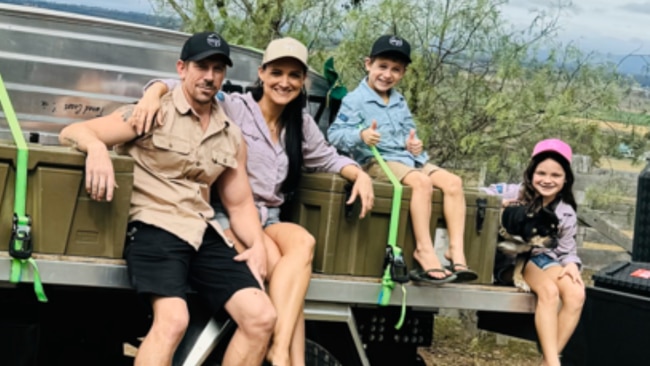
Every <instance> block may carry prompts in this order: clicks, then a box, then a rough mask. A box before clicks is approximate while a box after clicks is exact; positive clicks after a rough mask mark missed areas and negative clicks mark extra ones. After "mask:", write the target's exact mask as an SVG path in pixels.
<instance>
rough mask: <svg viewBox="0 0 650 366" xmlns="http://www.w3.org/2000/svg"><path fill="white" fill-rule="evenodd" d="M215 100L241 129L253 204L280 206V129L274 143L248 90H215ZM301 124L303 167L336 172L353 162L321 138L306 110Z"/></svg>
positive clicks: (283, 157)
mask: <svg viewBox="0 0 650 366" xmlns="http://www.w3.org/2000/svg"><path fill="white" fill-rule="evenodd" d="M217 101H218V102H219V105H221V106H222V107H223V109H224V111H225V112H226V114H227V115H228V116H229V117H230V118H231V119H232V120H233V121H234V122H235V123H236V124H237V125H239V127H240V128H241V130H242V135H243V137H244V140H245V141H246V144H247V146H248V161H247V164H248V178H249V180H250V183H251V187H252V189H253V195H254V198H255V203H256V205H257V206H258V208H263V207H278V206H280V205H281V204H282V203H283V202H284V195H283V194H282V193H281V192H280V188H281V187H282V183H283V182H284V180H285V179H286V178H287V174H288V172H289V157H288V156H287V153H286V151H285V149H284V143H285V133H284V130H283V131H282V132H281V134H280V141H279V142H278V143H274V142H273V140H272V139H271V134H270V131H269V129H268V127H267V125H266V121H265V120H264V117H263V116H262V111H261V110H260V108H259V106H258V104H257V102H256V101H255V100H254V99H253V96H252V95H251V94H250V93H246V94H239V93H232V94H225V93H219V94H218V95H217ZM302 126H303V127H302V129H303V134H304V141H303V143H302V154H303V163H304V166H305V167H306V168H308V169H314V170H316V171H321V172H330V173H339V172H340V171H341V169H343V167H344V166H346V165H351V164H352V165H357V164H356V163H355V162H354V161H353V160H352V159H350V158H347V157H344V156H341V155H339V154H338V153H337V152H336V149H335V148H334V147H332V146H330V145H329V144H328V143H327V142H326V141H325V137H324V136H323V134H322V133H321V131H320V129H319V128H318V125H317V124H316V122H315V121H314V119H313V118H312V117H311V116H310V115H309V114H307V113H304V114H303V124H302ZM262 222H264V221H262Z"/></svg>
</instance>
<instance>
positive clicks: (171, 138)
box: [116, 85, 242, 250]
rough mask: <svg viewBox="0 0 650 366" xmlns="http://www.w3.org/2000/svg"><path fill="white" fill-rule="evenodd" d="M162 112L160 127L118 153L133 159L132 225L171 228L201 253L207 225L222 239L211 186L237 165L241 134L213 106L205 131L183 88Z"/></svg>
mask: <svg viewBox="0 0 650 366" xmlns="http://www.w3.org/2000/svg"><path fill="white" fill-rule="evenodd" d="M159 113H162V118H163V121H164V124H163V125H162V126H155V127H154V128H153V129H152V130H151V131H150V132H149V133H148V134H146V135H144V136H142V137H140V138H137V139H135V140H133V141H131V142H129V143H126V144H124V145H123V146H120V147H118V148H117V149H116V150H117V151H118V152H120V153H123V154H128V155H130V156H132V157H133V159H134V160H135V167H134V173H133V174H134V182H133V195H132V197H131V209H130V212H129V221H142V222H144V223H147V224H150V225H154V226H157V227H159V228H162V229H164V230H167V231H169V232H170V233H172V234H174V235H176V236H178V237H179V238H181V239H183V240H185V241H187V242H188V243H189V244H190V245H192V246H193V247H194V248H196V249H197V250H198V248H199V246H200V245H201V242H202V239H203V234H204V233H205V229H206V228H207V225H212V226H213V227H214V228H215V230H216V231H217V232H218V233H219V234H221V236H222V237H223V236H224V235H223V230H222V229H221V227H220V226H219V224H218V223H217V222H216V221H214V220H213V217H214V210H213V209H212V207H211V206H210V186H211V185H212V183H214V182H215V181H216V180H217V178H218V177H219V175H220V174H221V173H223V172H224V171H225V170H226V169H228V168H236V167H237V160H236V156H237V152H238V151H239V146H240V144H241V141H242V137H241V131H240V129H239V127H237V126H236V125H234V124H233V123H231V122H230V121H229V119H228V117H226V115H225V114H224V113H223V111H222V109H221V108H219V106H218V104H217V103H215V102H213V103H212V112H211V116H210V124H209V125H208V128H207V130H206V131H205V132H204V131H203V130H202V129H201V123H200V121H199V118H198V116H197V115H196V114H195V113H194V111H193V110H192V108H191V107H190V105H189V103H188V102H187V99H186V98H185V95H184V94H183V90H182V87H181V86H180V85H179V86H178V87H176V88H174V89H173V90H172V91H171V92H170V93H167V94H166V95H165V96H164V97H163V98H162V100H161V109H160V112H159ZM224 239H225V237H224ZM225 241H226V243H229V241H228V240H225Z"/></svg>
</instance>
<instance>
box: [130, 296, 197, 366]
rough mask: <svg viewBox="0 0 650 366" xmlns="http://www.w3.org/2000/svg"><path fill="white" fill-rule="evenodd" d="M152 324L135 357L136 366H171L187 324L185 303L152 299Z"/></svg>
mask: <svg viewBox="0 0 650 366" xmlns="http://www.w3.org/2000/svg"><path fill="white" fill-rule="evenodd" d="M151 305H152V308H153V324H152V325H151V328H150V329H149V332H148V333H147V335H146V337H145V338H144V341H142V344H141V345H140V347H139V348H138V353H137V354H136V357H135V363H134V364H135V365H136V366H148V365H171V363H172V357H173V356H174V351H176V347H178V344H179V343H180V342H181V339H183V335H184V334H185V330H186V329H187V325H188V323H189V319H190V318H189V312H188V310H187V303H186V302H185V300H183V299H181V298H179V297H154V298H153V299H152V301H151Z"/></svg>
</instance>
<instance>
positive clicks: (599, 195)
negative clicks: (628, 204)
mask: <svg viewBox="0 0 650 366" xmlns="http://www.w3.org/2000/svg"><path fill="white" fill-rule="evenodd" d="M622 197H628V194H627V193H626V191H625V187H624V182H622V181H621V179H620V178H616V177H612V178H610V179H608V180H606V181H605V182H603V183H602V184H597V185H590V186H589V187H587V190H586V191H585V198H586V199H587V202H588V203H589V206H590V207H591V208H593V209H595V210H600V209H607V208H609V207H611V206H612V205H614V204H617V203H621V200H622Z"/></svg>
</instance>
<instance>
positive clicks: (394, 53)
mask: <svg viewBox="0 0 650 366" xmlns="http://www.w3.org/2000/svg"><path fill="white" fill-rule="evenodd" d="M377 56H395V57H397V58H399V59H402V60H404V61H406V63H408V64H410V63H411V62H413V61H411V58H410V57H409V56H407V55H405V54H404V53H402V52H400V51H395V50H388V51H379V52H376V53H374V54H372V55H370V57H377Z"/></svg>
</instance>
